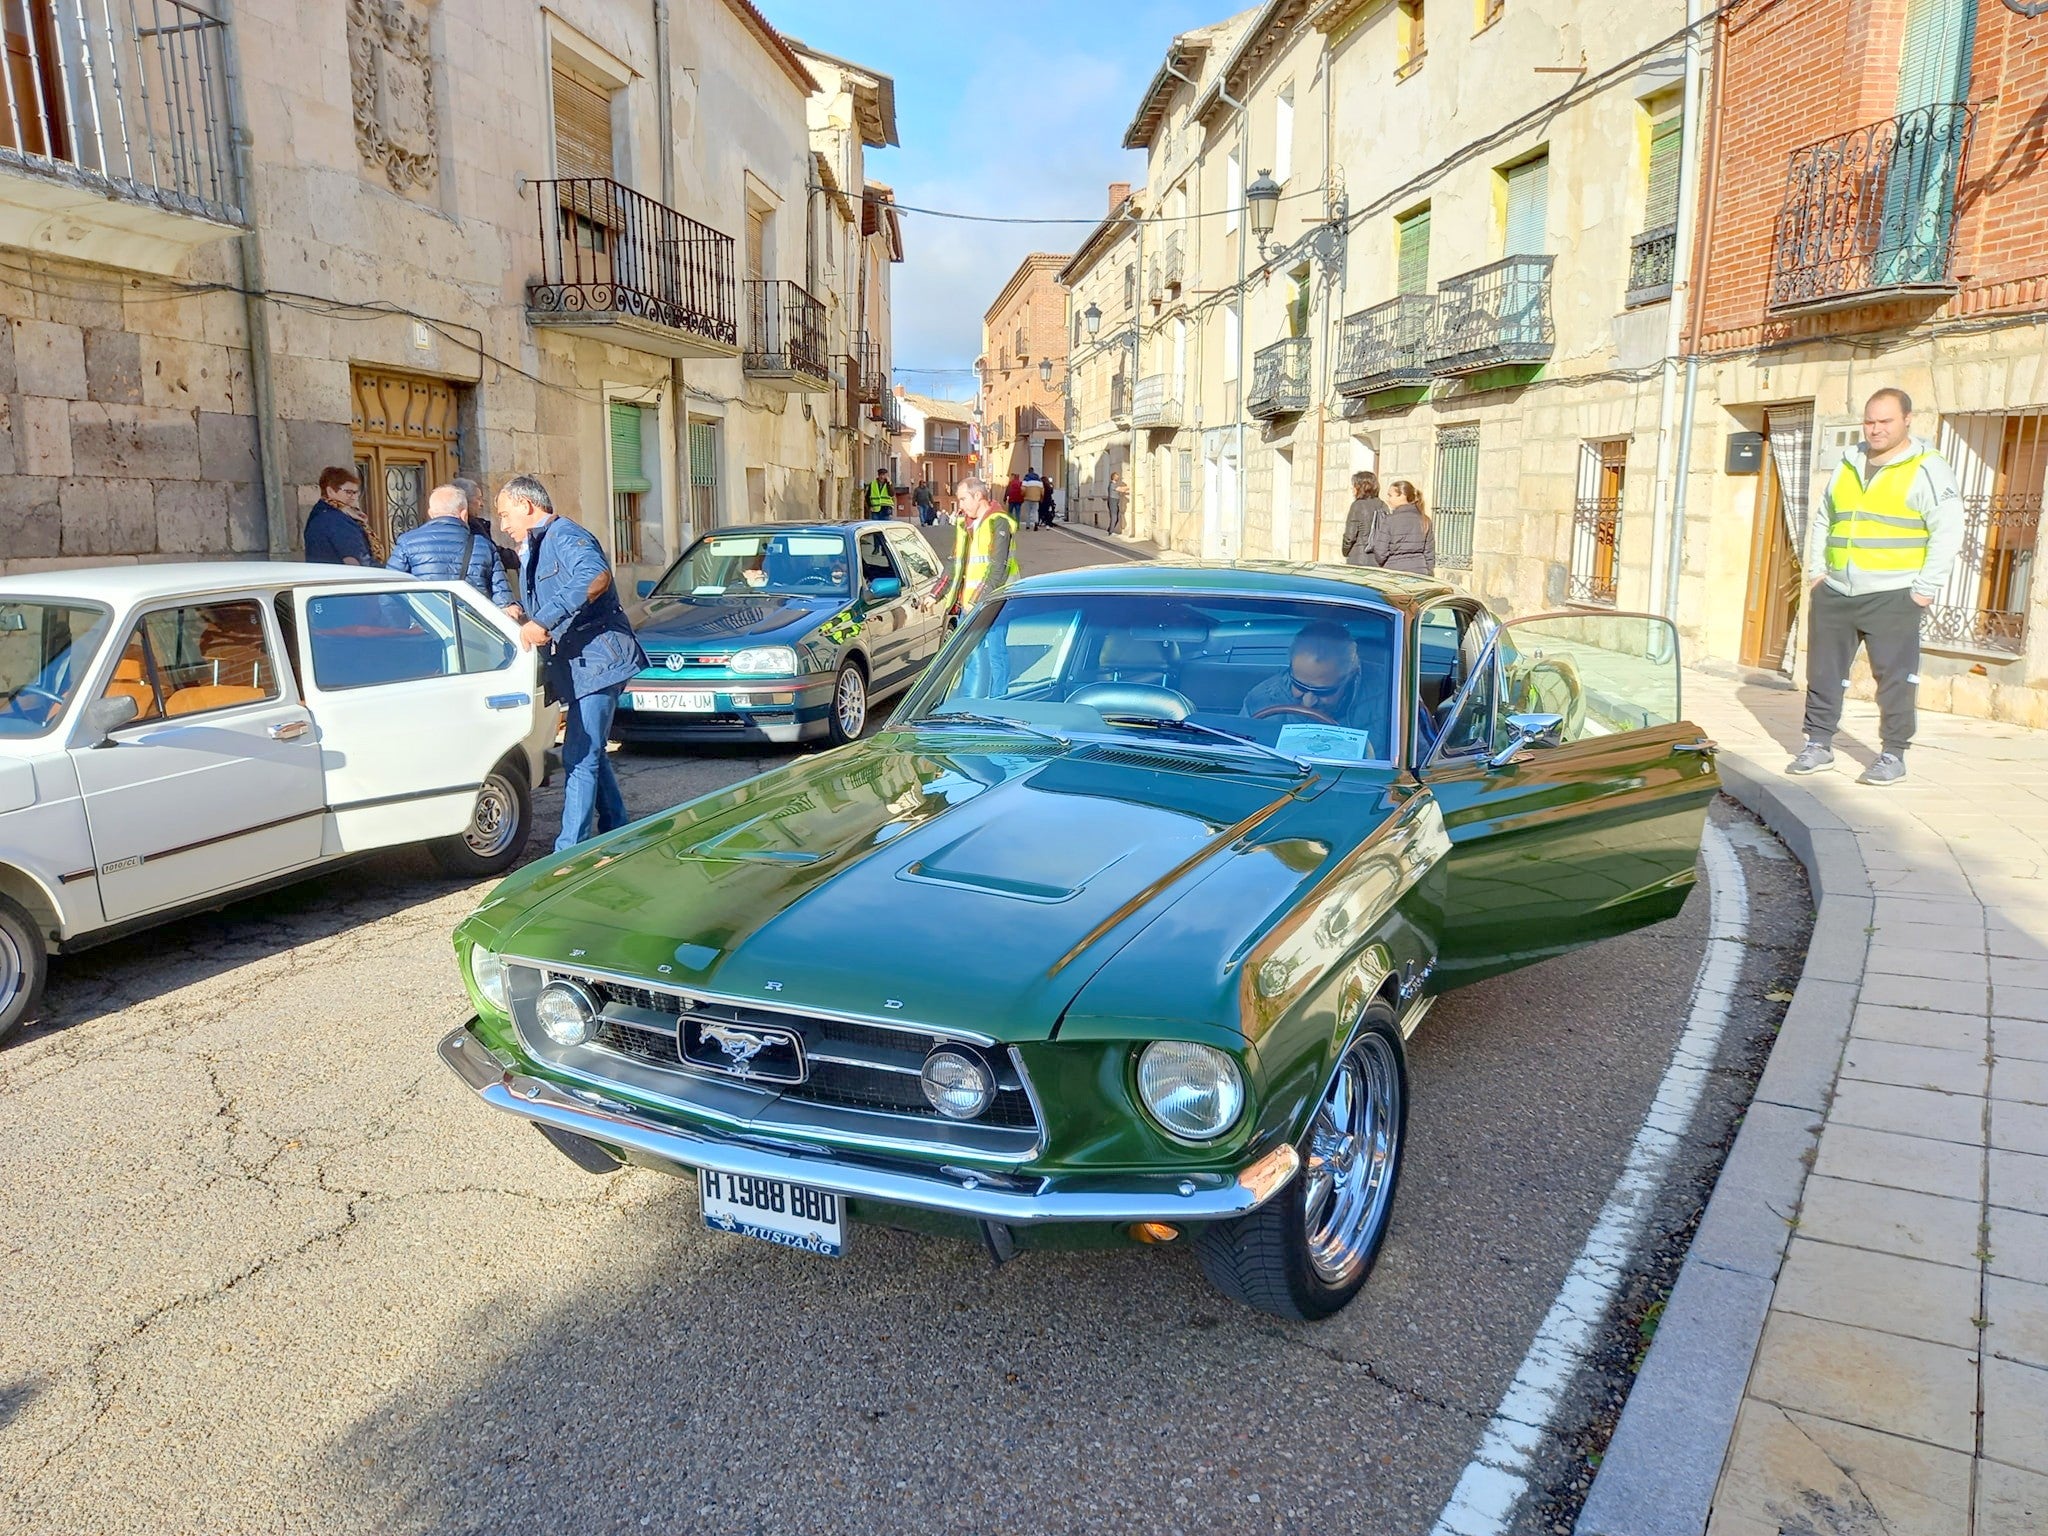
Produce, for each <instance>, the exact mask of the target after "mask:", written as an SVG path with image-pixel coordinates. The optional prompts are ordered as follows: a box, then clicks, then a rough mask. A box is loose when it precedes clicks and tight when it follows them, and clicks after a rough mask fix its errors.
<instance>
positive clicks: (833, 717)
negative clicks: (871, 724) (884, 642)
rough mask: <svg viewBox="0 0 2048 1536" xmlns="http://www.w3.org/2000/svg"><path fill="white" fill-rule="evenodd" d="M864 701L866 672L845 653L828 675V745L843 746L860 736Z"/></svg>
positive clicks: (865, 721) (864, 717)
mask: <svg viewBox="0 0 2048 1536" xmlns="http://www.w3.org/2000/svg"><path fill="white" fill-rule="evenodd" d="M868 704H869V699H868V675H867V673H865V672H863V671H862V670H861V666H860V663H859V662H857V661H855V660H853V659H852V658H851V657H849V658H848V659H847V660H845V661H842V662H841V663H840V664H839V672H838V675H837V676H835V677H834V678H833V679H832V704H831V707H830V709H829V710H828V711H827V712H826V716H825V719H826V735H827V738H828V740H829V742H830V744H831V745H833V746H835V747H843V746H845V745H846V744H847V743H848V742H849V741H857V740H859V739H860V733H861V732H862V731H864V730H866V729H867V726H868Z"/></svg>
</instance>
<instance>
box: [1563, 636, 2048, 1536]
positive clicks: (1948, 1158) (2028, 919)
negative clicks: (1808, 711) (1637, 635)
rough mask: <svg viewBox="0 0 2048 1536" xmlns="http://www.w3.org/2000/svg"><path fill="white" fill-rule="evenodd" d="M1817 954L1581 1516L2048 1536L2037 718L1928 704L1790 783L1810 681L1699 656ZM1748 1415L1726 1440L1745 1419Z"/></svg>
mask: <svg viewBox="0 0 2048 1536" xmlns="http://www.w3.org/2000/svg"><path fill="white" fill-rule="evenodd" d="M1685 687H1686V698H1685V712H1686V715H1687V717H1688V718H1689V719H1691V720H1693V721H1695V722H1697V723H1698V724H1700V725H1701V726H1703V727H1704V728H1705V729H1706V730H1707V731H1708V732H1709V734H1711V735H1713V736H1714V737H1715V738H1716V740H1718V741H1719V742H1720V744H1721V746H1722V749H1723V750H1722V754H1721V767H1722V774H1723V778H1724V781H1725V782H1726V783H1727V785H1728V787H1729V789H1730V791H1731V792H1732V793H1733V794H1735V796H1736V797H1737V798H1738V799H1740V800H1743V801H1744V802H1745V803H1747V804H1749V805H1750V808H1751V809H1752V810H1755V811H1756V812H1758V814H1760V815H1761V816H1763V818H1764V819H1765V820H1766V821H1767V822H1768V823H1770V824H1771V825H1772V826H1773V828H1774V829H1775V830H1777V831H1778V833H1779V834H1780V835H1781V836H1782V837H1784V839H1785V840H1786V841H1787V842H1788V843H1789V844H1790V845H1791V846H1792V847H1793V848H1794V850H1795V851H1796V852H1797V853H1798V854H1799V855H1800V857H1801V859H1802V861H1803V862H1805V864H1806V865H1807V868H1808V871H1809V875H1810V877H1811V881H1812V884H1813V888H1814V892H1815V896H1816V899H1817V902H1818V909H1819V916H1818V918H1817V920H1816V923H1815V927H1814V936H1813V946H1812V949H1811V952H1810V954H1809V957H1808V962H1807V967H1806V971H1805V976H1804V979H1803V980H1802V982H1801V984H1800V987H1799V990H1798V993H1797V995H1796V997H1795V999H1794V1002H1793V1005H1792V1007H1791V1009H1790V1010H1788V1013H1787V1016H1786V1020H1785V1025H1784V1028H1783V1030H1782V1032H1781V1034H1780V1037H1779V1041H1778V1043H1777V1046H1776V1047H1775V1049H1774V1050H1773V1053H1772V1056H1771V1061H1770V1065H1769V1067H1768V1069H1767V1070H1766V1072H1765V1075H1764V1078H1763V1080H1762V1082H1761V1083H1760V1084H1759V1086H1758V1090H1757V1097H1756V1102H1755V1104H1754V1105H1753V1107H1752V1109H1751V1111H1750V1113H1749V1115H1748V1116H1747V1117H1746V1119H1745V1123H1744V1128H1743V1131H1742V1134H1741V1136H1740V1137H1739V1138H1738V1140H1737V1143H1736V1146H1735V1149H1734V1151H1733V1152H1732V1153H1731V1155H1730V1157H1729V1160H1728V1163H1727V1166H1726V1167H1725V1169H1724V1171H1723V1173H1722V1176H1721V1180H1720V1183H1719V1184H1718V1185H1717V1187H1716V1190H1715V1194H1714V1198H1713V1201H1712V1203H1711V1204H1710V1205H1709V1207H1708V1210H1707V1214H1706V1216H1705V1218H1704V1219H1703V1220H1702V1222H1701V1224H1700V1229H1699V1233H1698V1235H1697V1237H1696V1239H1695V1241H1694V1244H1693V1248H1692V1251H1691V1253H1690V1254H1689V1256H1688V1258H1687V1261H1686V1266H1685V1270H1684V1272H1683V1273H1682V1274H1681V1276H1680V1279H1679V1283H1678V1286H1677V1288H1676V1289H1675V1290H1674V1292H1673V1294H1672V1298H1671V1302H1670V1304H1669V1306H1668V1307H1667V1310H1666V1313H1665V1317H1664V1321H1663V1324H1662V1326H1661V1327H1660V1329H1659V1332H1658V1335H1657V1341H1656V1346H1655V1347H1654V1348H1653V1349H1652V1350H1651V1353H1650V1357H1649V1360H1648V1361H1647V1362H1646V1364H1645V1366H1644V1369H1643V1372H1642V1374H1641V1376H1640V1377H1639V1378H1638V1382H1637V1386H1636V1389H1635V1391H1634V1392H1633V1393H1632V1394H1631V1398H1630V1402H1629V1406H1628V1409H1627V1411H1626V1413H1625V1414H1624V1416H1623V1419H1622V1423H1621V1426H1620V1428H1619V1430H1618V1432H1617V1434H1616V1436H1615V1439H1614V1443H1613V1445H1612V1446H1611V1447H1610V1448H1609V1452H1608V1458H1607V1461H1606V1463H1605V1464H1604V1465H1603V1469H1602V1473H1601V1478H1600V1480H1599V1482H1597V1483H1596V1485H1595V1488H1594V1490H1593V1495H1592V1497H1591V1499H1589V1501H1588V1503H1587V1506H1586V1510H1585V1513H1584V1515H1583V1517H1582V1518H1581V1521H1580V1523H1579V1527H1578V1529H1579V1531H1580V1532H1581V1533H1582V1536H1594V1533H1600V1536H1622V1533H1631V1536H1637V1533H1650V1532H1677V1531H1685V1532H1689V1533H1691V1532H1698V1531H1699V1530H1700V1529H1701V1528H1702V1525H1703V1524H1704V1526H1705V1528H1706V1530H1707V1531H1708V1532H1709V1536H1835V1533H1842V1536H1848V1533H1858V1536H1861V1533H1865V1532H1868V1533H1873V1536H1874V1533H1880V1532H1882V1533H1885V1536H1922V1533H1925V1536H1936V1533H1939V1536H1950V1533H1954V1536H2021V1533H2028V1536H2038V1533H2040V1532H2043V1531H2048V734H2043V733H2039V732H2032V731H2027V730H2024V729H2020V728H2017V727H2013V726H2007V725H2000V724H1993V723H1989V722H1985V721H1980V720H1971V719H1964V718H1961V717H1958V716H1954V715H1942V714H1922V715H1921V716H1920V733H1919V736H1918V738H1917V740H1916V742H1915V744H1914V747H1913V749H1912V751H1911V752H1910V753H1909V754H1908V759H1907V761H1908V765H1909V768H1910V771H1911V777H1910V778H1908V779H1907V781H1906V782H1905V783H1903V784H1901V785H1898V786H1894V787H1892V788H1889V789H1876V788H1871V787H1867V786H1863V785H1859V784H1857V783H1855V782H1854V780H1855V775H1856V774H1857V773H1858V772H1860V771H1861V768H1862V767H1863V766H1864V765H1865V764H1867V763H1868V762H1870V760H1871V759H1872V758H1873V757H1874V756H1875V755H1876V746H1875V743H1876V740H1877V734H1876V724H1877V720H1876V710H1875V709H1874V707H1872V706H1869V705H1860V706H1859V705H1854V704H1852V705H1851V706H1850V710H1849V715H1848V718H1847V720H1846V721H1845V725H1844V731H1843V734H1842V736H1841V737H1839V738H1838V739H1837V742H1836V761H1837V764H1838V767H1837V770H1836V771H1835V772H1833V773H1823V774H1817V775H1814V776H1812V777H1809V778H1803V779H1793V778H1788V777H1786V776H1784V774H1783V771H1782V770H1783V767H1784V764H1785V763H1786V761H1787V760H1788V759H1789V758H1790V756H1791V754H1792V752H1793V751H1795V750H1796V749H1797V747H1798V745H1799V741H1800V730H1799V722H1800V709H1801V704H1802V696H1801V695H1800V694H1798V693H1796V692H1793V691H1790V690H1788V689H1785V688H1783V687H1773V686H1769V685H1767V684H1757V683H1737V682H1731V681H1727V680H1724V679H1720V678H1715V677H1708V676H1705V675H1702V674H1699V673H1693V672H1688V673H1687V674H1686V679H1685ZM1731 1429H1732V1433H1731Z"/></svg>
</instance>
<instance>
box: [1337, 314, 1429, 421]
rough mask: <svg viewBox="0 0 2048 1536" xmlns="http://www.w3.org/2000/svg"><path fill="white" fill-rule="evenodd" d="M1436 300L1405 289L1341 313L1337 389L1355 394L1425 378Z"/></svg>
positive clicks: (1427, 368) (1367, 393)
mask: <svg viewBox="0 0 2048 1536" xmlns="http://www.w3.org/2000/svg"><path fill="white" fill-rule="evenodd" d="M1435 313H1436V300H1435V299H1433V298H1431V297H1430V296H1429V295H1428V294H1426V293H1404V294H1402V295H1401V296H1400V297H1399V298H1398V299H1389V300H1388V301H1387V302H1386V303H1384V304H1375V305H1374V306H1373V307H1372V308H1371V309H1362V310H1360V311H1359V312H1358V313H1357V314H1355V315H1347V316H1345V318H1344V340H1343V344H1342V346H1341V348H1340V349H1339V353H1338V360H1337V393H1338V394H1340V395H1345V396H1349V397H1351V398H1353V399H1356V398H1358V397H1359V396H1362V395H1370V394H1373V393H1374V392H1376V391H1378V390H1382V389H1399V388H1402V387H1407V386H1414V385H1418V384H1427V383H1428V382H1429V377H1430V375H1429V355H1428V354H1429V328H1430V318H1431V316H1433V315H1434V314H1435Z"/></svg>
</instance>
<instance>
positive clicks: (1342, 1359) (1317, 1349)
mask: <svg viewBox="0 0 2048 1536" xmlns="http://www.w3.org/2000/svg"><path fill="white" fill-rule="evenodd" d="M1251 1331H1252V1332H1254V1333H1257V1334H1259V1335H1260V1336H1261V1337H1263V1338H1266V1339H1270V1340H1272V1341H1273V1342H1274V1343H1276V1344H1284V1345H1286V1346H1287V1347H1288V1348H1290V1349H1296V1350H1300V1351H1301V1352H1302V1353H1304V1354H1310V1355H1315V1356H1317V1357H1319V1358H1321V1359H1324V1360H1327V1361H1329V1362H1330V1363H1331V1364H1333V1365H1338V1366H1342V1367H1343V1368H1344V1369H1345V1370H1347V1371H1355V1372H1357V1373H1358V1374H1360V1375H1362V1376H1364V1377H1365V1379H1366V1380H1368V1381H1370V1382H1372V1383H1373V1385H1375V1386H1378V1387H1384V1388H1385V1389H1386V1390H1387V1391H1389V1392H1392V1393H1394V1394H1395V1395H1396V1396H1398V1397H1404V1398H1406V1399H1408V1401H1410V1402H1412V1403H1417V1404H1420V1405H1421V1406H1422V1407H1425V1408H1434V1409H1436V1410H1437V1411H1438V1412H1439V1413H1449V1414H1455V1415H1457V1416H1458V1417H1459V1418H1462V1419H1466V1420H1469V1421H1471V1422H1473V1423H1476V1424H1483V1423H1485V1422H1486V1420H1487V1418H1488V1415H1487V1413H1486V1412H1485V1410H1483V1409H1479V1408H1468V1407H1466V1406H1465V1405H1464V1404H1463V1403H1454V1402H1452V1401H1451V1400H1450V1399H1449V1398H1445V1397H1437V1396H1435V1395H1434V1394H1432V1393H1429V1392H1425V1391H1423V1390H1422V1389H1421V1388H1420V1387H1416V1386H1411V1385H1409V1384H1407V1383H1405V1382H1399V1381H1396V1380H1394V1379H1393V1378H1392V1377H1391V1376H1389V1375H1387V1374H1386V1372H1384V1371H1382V1370H1381V1369H1380V1368H1379V1367H1378V1366H1376V1365H1374V1364H1373V1363H1372V1362H1371V1361H1370V1360H1358V1359H1354V1358H1353V1357H1352V1356H1350V1355H1347V1354H1345V1353H1344V1352H1343V1351H1341V1350H1338V1349H1333V1348H1331V1347H1330V1346H1329V1345H1327V1344H1318V1343H1316V1342H1315V1341H1314V1340H1313V1339H1308V1338H1304V1337H1302V1336H1301V1335H1300V1334H1299V1333H1290V1332H1288V1331H1287V1330H1286V1329H1284V1328H1265V1327H1256V1326H1255V1327H1254V1328H1253V1329H1252V1330H1251Z"/></svg>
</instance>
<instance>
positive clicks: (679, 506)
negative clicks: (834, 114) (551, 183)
mask: <svg viewBox="0 0 2048 1536" xmlns="http://www.w3.org/2000/svg"><path fill="white" fill-rule="evenodd" d="M668 27H669V23H668V0H654V120H655V125H656V126H655V133H656V134H657V135H658V136H659V138H660V139H661V201H662V203H663V205H664V206H666V207H669V208H673V207H675V205H676V110H675V97H674V94H673V93H674V91H675V68H674V65H673V64H672V63H671V61H670V56H669V29H668ZM804 179H805V180H806V181H808V180H809V179H810V178H809V177H805V178H804ZM683 389H684V384H683V360H682V359H681V358H680V357H672V358H670V359H669V360H668V397H669V400H670V402H671V404H670V406H669V414H670V416H671V418H672V419H673V421H674V424H675V433H676V489H675V495H674V496H673V497H671V498H670V500H669V505H670V506H671V507H672V508H673V509H674V511H673V513H672V515H671V518H670V522H669V527H668V529H667V530H666V531H667V533H668V534H669V547H668V550H667V553H668V554H670V555H675V554H676V553H678V552H679V551H680V549H681V546H682V543H683V540H684V539H685V538H687V537H689V536H690V535H692V534H694V533H695V532H696V531H697V530H696V529H694V528H692V527H691V526H690V522H689V519H690V408H689V405H688V403H687V401H686V399H685V397H684V394H683ZM603 424H604V423H602V422H600V425H603Z"/></svg>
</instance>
